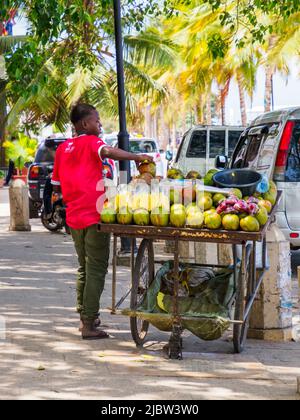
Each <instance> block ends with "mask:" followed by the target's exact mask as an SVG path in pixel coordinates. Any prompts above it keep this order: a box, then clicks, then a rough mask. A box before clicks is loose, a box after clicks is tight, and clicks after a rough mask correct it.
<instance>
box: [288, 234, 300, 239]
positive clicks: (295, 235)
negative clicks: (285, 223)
mask: <svg viewBox="0 0 300 420" xmlns="http://www.w3.org/2000/svg"><path fill="white" fill-rule="evenodd" d="M290 238H291V239H298V238H299V233H291V234H290Z"/></svg>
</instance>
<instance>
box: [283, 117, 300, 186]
mask: <svg viewBox="0 0 300 420" xmlns="http://www.w3.org/2000/svg"><path fill="white" fill-rule="evenodd" d="M285 180H286V181H287V182H300V122H298V123H296V125H295V128H294V131H293V137H292V142H291V149H290V153H289V157H288V163H287V169H286V172H285Z"/></svg>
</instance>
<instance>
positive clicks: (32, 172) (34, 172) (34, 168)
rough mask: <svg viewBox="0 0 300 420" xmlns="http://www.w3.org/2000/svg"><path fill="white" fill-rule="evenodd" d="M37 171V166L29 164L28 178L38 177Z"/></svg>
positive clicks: (38, 171)
mask: <svg viewBox="0 0 300 420" xmlns="http://www.w3.org/2000/svg"><path fill="white" fill-rule="evenodd" d="M39 173H40V168H39V166H36V165H34V166H31V168H30V170H29V179H38V177H39Z"/></svg>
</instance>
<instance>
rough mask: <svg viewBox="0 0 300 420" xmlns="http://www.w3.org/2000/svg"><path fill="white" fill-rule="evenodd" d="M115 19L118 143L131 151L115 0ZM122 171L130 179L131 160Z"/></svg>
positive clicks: (117, 0)
mask: <svg viewBox="0 0 300 420" xmlns="http://www.w3.org/2000/svg"><path fill="white" fill-rule="evenodd" d="M114 20H115V38H116V62H117V78H118V102H119V123H120V132H119V135H118V145H119V148H120V149H123V150H125V151H126V152H129V134H128V132H127V124H126V102H125V80H124V58H123V38H122V20H121V2H120V0H114ZM120 172H123V173H125V174H127V180H126V181H127V182H129V181H130V162H129V161H122V162H120Z"/></svg>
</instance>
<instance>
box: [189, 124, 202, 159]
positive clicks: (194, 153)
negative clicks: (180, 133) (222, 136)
mask: <svg viewBox="0 0 300 420" xmlns="http://www.w3.org/2000/svg"><path fill="white" fill-rule="evenodd" d="M206 136H207V131H206V130H202V131H195V132H194V133H193V134H192V138H191V140H190V144H189V148H188V150H187V154H186V157H187V158H204V159H206Z"/></svg>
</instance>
